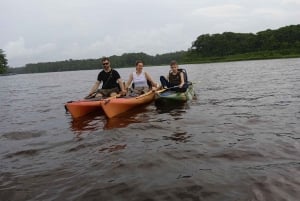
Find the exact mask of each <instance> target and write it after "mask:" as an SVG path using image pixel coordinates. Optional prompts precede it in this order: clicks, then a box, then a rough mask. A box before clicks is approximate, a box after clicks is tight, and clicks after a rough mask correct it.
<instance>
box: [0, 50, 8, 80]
mask: <svg viewBox="0 0 300 201" xmlns="http://www.w3.org/2000/svg"><path fill="white" fill-rule="evenodd" d="M6 70H7V59H6V55H5V54H4V51H3V50H2V49H0V74H3V73H5V72H6Z"/></svg>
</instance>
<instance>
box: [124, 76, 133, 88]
mask: <svg viewBox="0 0 300 201" xmlns="http://www.w3.org/2000/svg"><path fill="white" fill-rule="evenodd" d="M132 80H133V75H132V73H131V74H130V75H129V78H128V81H127V83H126V85H125V90H127V89H128V87H129V86H130V84H131V82H132Z"/></svg>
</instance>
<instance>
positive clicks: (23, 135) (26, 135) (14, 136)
mask: <svg viewBox="0 0 300 201" xmlns="http://www.w3.org/2000/svg"><path fill="white" fill-rule="evenodd" d="M43 134H45V131H38V132H28V131H27V132H22V131H21V132H18V131H16V132H9V133H4V134H3V135H2V137H4V138H6V139H9V140H25V139H30V138H37V137H40V136H42V135H43Z"/></svg>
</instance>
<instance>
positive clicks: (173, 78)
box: [169, 68, 188, 85]
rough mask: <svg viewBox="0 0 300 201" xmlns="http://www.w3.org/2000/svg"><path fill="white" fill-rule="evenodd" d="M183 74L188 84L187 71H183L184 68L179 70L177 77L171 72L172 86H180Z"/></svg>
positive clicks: (170, 80)
mask: <svg viewBox="0 0 300 201" xmlns="http://www.w3.org/2000/svg"><path fill="white" fill-rule="evenodd" d="M181 72H182V73H183V79H184V83H187V82H188V79H187V73H186V70H185V69H183V68H179V69H178V72H177V73H176V75H173V74H172V71H170V72H169V82H170V83H171V84H172V85H179V84H180V73H181Z"/></svg>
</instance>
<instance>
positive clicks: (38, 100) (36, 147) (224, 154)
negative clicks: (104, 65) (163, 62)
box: [0, 59, 300, 201]
mask: <svg viewBox="0 0 300 201" xmlns="http://www.w3.org/2000/svg"><path fill="white" fill-rule="evenodd" d="M181 67H182V68H185V69H186V70H187V71H188V76H189V80H190V81H193V83H194V85H195V92H196V94H197V98H196V99H195V100H192V101H190V102H188V103H186V104H182V105H167V106H164V107H162V106H158V105H155V104H154V103H151V104H150V105H147V106H145V107H142V108H136V109H134V110H132V111H130V112H128V113H125V114H123V115H121V116H119V117H116V118H113V119H110V120H108V119H107V118H106V117H105V116H104V115H103V112H102V111H97V112H95V113H92V114H90V115H88V116H86V117H83V118H80V119H77V120H73V119H72V117H71V115H70V114H69V113H66V112H65V109H64V103H65V102H67V101H70V100H76V99H81V98H83V97H84V96H85V95H87V93H88V91H89V90H90V88H91V87H92V85H93V83H94V82H95V80H96V78H97V74H98V72H99V70H91V71H72V72H56V73H44V74H24V75H14V76H5V77H0V86H1V87H0V99H1V101H0V200H1V201H25V200H32V201H33V200H34V201H35V200H42V201H61V200H62V201H69V200H70V201H71V200H72V201H73V200H75V201H92V200H101V201H102V200H103V201H111V200H112V201H119V200H121V201H123V200H125V201H129V200H130V201H131V200H132V201H156V200H159V201H160V200H163V201H164V200H171V201H177V200H184V201H198V200H203V201H239V200H241V201H244V200H245V201H254V200H262V201H263V200H265V201H276V200H278V201H279V200H280V201H284V200H288V201H297V200H300V59H282V60H262V61H245V62H228V63H213V64H196V65H195V64H194V65H182V66H181ZM100 68H101V67H100ZM144 69H145V71H147V72H149V73H150V74H151V75H152V77H153V78H154V80H156V81H159V76H160V75H162V74H166V73H167V71H168V70H169V67H168V66H160V67H145V68H144ZM117 70H118V71H119V73H120V74H121V76H122V77H123V78H124V80H127V79H128V76H129V73H130V72H132V71H133V70H134V68H122V69H117Z"/></svg>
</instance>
